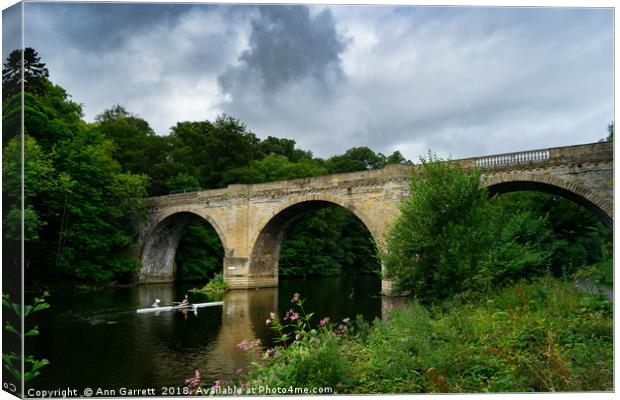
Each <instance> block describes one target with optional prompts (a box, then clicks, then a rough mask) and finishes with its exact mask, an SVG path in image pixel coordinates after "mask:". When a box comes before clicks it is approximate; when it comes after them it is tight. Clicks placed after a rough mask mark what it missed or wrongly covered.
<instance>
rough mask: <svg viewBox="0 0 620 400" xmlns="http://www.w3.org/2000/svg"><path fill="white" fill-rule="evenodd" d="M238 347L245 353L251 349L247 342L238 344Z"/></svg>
mask: <svg viewBox="0 0 620 400" xmlns="http://www.w3.org/2000/svg"><path fill="white" fill-rule="evenodd" d="M237 347H238V348H239V349H241V350H243V351H248V350H249V349H250V343H248V341H247V340H244V341H242V342H239V343H237Z"/></svg>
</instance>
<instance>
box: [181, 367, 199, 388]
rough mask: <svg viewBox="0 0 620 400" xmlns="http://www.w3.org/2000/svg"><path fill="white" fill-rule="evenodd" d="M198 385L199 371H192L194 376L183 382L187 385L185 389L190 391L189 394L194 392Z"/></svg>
mask: <svg viewBox="0 0 620 400" xmlns="http://www.w3.org/2000/svg"><path fill="white" fill-rule="evenodd" d="M199 383H200V371H198V370H196V371H194V376H192V377H191V378H188V379H186V380H185V384H186V385H187V387H188V388H189V390H190V393H192V394H193V393H194V392H195V388H196V387H197V386H198V384H199Z"/></svg>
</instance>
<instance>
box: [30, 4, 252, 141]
mask: <svg viewBox="0 0 620 400" xmlns="http://www.w3.org/2000/svg"><path fill="white" fill-rule="evenodd" d="M26 11H27V12H26V27H25V29H26V34H25V36H26V44H27V45H28V46H32V47H34V48H35V49H36V50H37V51H38V52H39V55H40V56H41V58H42V60H43V61H44V62H46V63H47V66H48V68H49V71H50V78H51V79H52V81H54V82H55V83H57V84H60V85H61V86H63V87H64V88H65V89H67V90H68V91H69V93H71V94H72V95H73V98H74V99H75V100H76V101H78V102H81V103H84V105H85V114H86V117H87V118H88V119H92V118H93V117H94V116H95V115H96V114H98V113H100V112H102V111H103V110H104V109H106V108H109V107H111V106H112V105H114V104H117V103H118V104H122V105H124V106H126V107H127V108H128V109H129V110H130V111H131V112H134V113H137V114H139V115H141V116H142V117H144V118H146V119H147V120H148V121H149V123H151V124H152V125H153V126H154V128H155V130H156V131H157V132H158V133H159V134H165V133H167V131H168V128H169V127H170V126H172V125H174V124H175V123H176V122H177V121H179V120H184V119H189V118H199V119H206V118H213V117H214V116H216V115H217V111H215V110H214V109H213V104H214V103H215V102H217V101H218V96H219V89H218V86H217V79H216V77H217V76H218V75H220V74H222V73H223V72H224V70H225V69H226V68H227V67H228V63H229V62H230V60H232V59H233V58H234V57H236V56H237V54H238V53H239V51H240V50H241V49H240V46H241V40H240V36H242V35H244V33H243V32H244V27H245V26H246V25H247V23H246V22H245V18H246V17H245V13H242V12H240V11H239V9H238V8H237V7H228V6H217V5H200V4H198V5H193V4H113V3H65V4H62V3H61V4H59V3H28V4H27V10H26Z"/></svg>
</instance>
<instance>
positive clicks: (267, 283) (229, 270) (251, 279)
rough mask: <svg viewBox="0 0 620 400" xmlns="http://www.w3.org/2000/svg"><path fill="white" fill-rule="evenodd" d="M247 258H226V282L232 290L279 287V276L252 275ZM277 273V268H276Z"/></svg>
mask: <svg viewBox="0 0 620 400" xmlns="http://www.w3.org/2000/svg"><path fill="white" fill-rule="evenodd" d="M249 270H250V260H249V258H247V257H224V281H225V282H226V283H228V286H229V287H230V288H231V289H255V288H264V287H277V286H278V275H277V274H273V273H272V274H262V275H255V274H250V273H249ZM276 271H277V268H276Z"/></svg>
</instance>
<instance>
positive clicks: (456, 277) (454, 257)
mask: <svg viewBox="0 0 620 400" xmlns="http://www.w3.org/2000/svg"><path fill="white" fill-rule="evenodd" d="M421 162H422V167H421V168H419V169H415V170H414V172H413V175H412V177H411V183H410V196H409V198H407V199H405V200H404V201H403V202H402V203H401V207H400V210H401V216H400V217H399V218H398V219H397V220H396V222H395V224H394V225H393V227H391V229H390V230H389V232H388V234H387V251H386V252H385V253H384V254H383V255H382V257H383V260H384V263H385V266H386V269H387V273H388V277H390V278H392V279H395V281H396V284H397V287H398V290H400V291H409V292H411V293H414V294H415V295H416V296H418V297H419V298H420V299H424V300H430V299H434V300H437V299H444V298H446V297H449V296H451V295H454V294H456V293H459V292H462V291H465V290H468V289H471V288H472V285H473V282H472V278H473V277H474V276H475V275H476V273H477V269H478V267H479V261H480V260H481V259H482V258H483V257H485V255H486V252H487V250H488V248H489V245H490V243H491V241H492V236H491V233H490V230H489V229H488V218H487V217H488V215H489V212H488V201H487V200H486V199H487V194H486V192H484V191H481V190H479V182H480V173H479V172H478V171H471V172H465V171H463V170H462V169H461V167H460V165H459V164H458V163H457V162H451V161H448V162H440V160H439V159H438V158H437V157H436V156H435V155H433V154H432V153H429V155H428V158H422V159H421Z"/></svg>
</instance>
